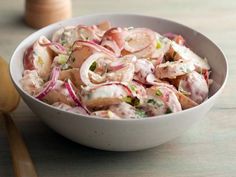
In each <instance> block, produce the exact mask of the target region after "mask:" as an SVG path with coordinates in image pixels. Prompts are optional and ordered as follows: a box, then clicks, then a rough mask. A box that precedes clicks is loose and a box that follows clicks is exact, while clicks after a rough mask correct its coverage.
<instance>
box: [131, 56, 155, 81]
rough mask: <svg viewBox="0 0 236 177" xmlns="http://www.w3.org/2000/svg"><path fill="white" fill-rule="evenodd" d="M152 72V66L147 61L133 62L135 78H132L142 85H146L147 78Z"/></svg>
mask: <svg viewBox="0 0 236 177" xmlns="http://www.w3.org/2000/svg"><path fill="white" fill-rule="evenodd" d="M153 72H154V66H153V64H152V62H151V61H149V60H147V59H138V60H137V61H136V62H135V76H134V79H135V80H138V81H139V82H141V83H143V84H146V83H147V80H146V79H147V76H148V75H149V74H153Z"/></svg>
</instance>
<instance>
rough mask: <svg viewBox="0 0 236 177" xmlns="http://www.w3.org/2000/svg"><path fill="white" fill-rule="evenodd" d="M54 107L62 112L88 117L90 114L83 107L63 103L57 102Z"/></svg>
mask: <svg viewBox="0 0 236 177" xmlns="http://www.w3.org/2000/svg"><path fill="white" fill-rule="evenodd" d="M52 106H54V107H56V108H58V109H60V110H64V111H68V112H73V113H78V114H84V115H88V113H87V112H86V111H85V110H84V109H83V108H82V107H79V106H75V107H72V106H70V105H68V104H65V103H62V102H55V103H53V104H52Z"/></svg>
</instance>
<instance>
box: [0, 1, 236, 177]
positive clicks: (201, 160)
mask: <svg viewBox="0 0 236 177" xmlns="http://www.w3.org/2000/svg"><path fill="white" fill-rule="evenodd" d="M23 9H24V1H23V0H18V1H13V0H7V1H0V55H2V56H3V57H5V58H7V59H8V60H9V59H10V56H11V55H12V52H13V51H14V49H15V48H16V46H17V45H18V44H19V42H20V41H21V40H22V39H24V38H25V37H26V36H28V35H29V34H30V33H32V32H34V30H33V29H31V28H29V27H27V26H26V25H25V24H24V23H23V20H22V19H23V17H22V14H23ZM100 12H129V13H140V14H146V15H153V16H158V17H163V18H168V19H171V20H175V21H177V22H180V23H183V24H185V25H188V26H190V27H192V28H194V29H196V30H198V31H200V32H202V33H203V34H205V35H207V36H209V37H210V38H211V39H212V40H213V41H215V42H216V43H217V44H218V45H219V46H220V47H221V48H222V49H223V51H224V52H225V54H226V56H227V57H228V62H229V69H230V72H229V79H228V83H227V85H226V88H225V90H224V92H223V94H222V96H221V97H220V99H218V101H217V103H216V104H215V106H214V107H213V108H212V109H211V111H210V112H209V113H208V114H207V115H206V117H205V119H203V120H202V121H200V122H199V123H198V124H196V125H194V127H192V128H191V129H190V130H189V131H187V132H186V133H185V134H184V135H182V136H181V137H179V138H177V139H175V140H172V141H170V142H168V143H166V144H163V145H161V146H159V147H156V148H153V149H149V150H146V151H141V152H130V153H117V152H105V151H99V150H95V149H90V148H87V147H84V146H81V145H79V144H76V143H73V142H71V141H69V140H67V139H65V138H63V137H62V136H60V135H58V134H57V133H55V132H54V131H52V130H51V129H49V128H48V127H47V126H46V125H45V124H43V123H42V122H41V121H40V120H39V119H38V118H37V117H36V116H35V115H34V114H33V113H32V112H31V111H30V109H29V108H28V107H27V106H26V105H25V104H24V103H23V102H22V103H21V104H20V107H19V108H18V109H17V110H16V111H15V112H14V114H13V117H14V120H15V122H16V124H17V126H18V127H19V128H20V130H21V131H22V133H23V135H24V137H25V140H26V143H27V145H28V147H29V150H30V153H31V155H32V157H33V160H34V162H35V164H36V167H37V170H38V173H39V176H40V177H92V176H96V177H157V176H158V177H193V176H194V177H198V176H202V177H209V176H214V177H234V176H236V101H235V100H236V94H235V90H236V84H235V81H236V80H235V79H236V49H235V48H236V1H235V0H224V1H215V0H192V1H190V0H146V1H145V0H142V1H141V0H119V1H111V0H99V1H92V0H86V1H83V0H78V1H76V0H74V1H73V16H80V15H85V14H91V13H100ZM0 72H1V71H0ZM0 84H1V83H0ZM0 124H1V123H0ZM0 176H1V177H12V176H13V172H12V165H11V159H10V152H9V147H8V143H7V139H6V134H5V133H4V129H3V127H2V126H0Z"/></svg>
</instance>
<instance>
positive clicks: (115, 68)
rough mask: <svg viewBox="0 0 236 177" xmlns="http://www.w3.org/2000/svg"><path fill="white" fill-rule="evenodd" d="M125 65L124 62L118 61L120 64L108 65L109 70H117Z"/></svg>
mask: <svg viewBox="0 0 236 177" xmlns="http://www.w3.org/2000/svg"><path fill="white" fill-rule="evenodd" d="M125 66H126V65H125V64H124V63H120V64H118V65H115V66H112V65H110V66H109V70H110V71H118V70H120V69H122V68H124V67H125Z"/></svg>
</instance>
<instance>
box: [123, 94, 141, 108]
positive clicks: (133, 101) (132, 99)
mask: <svg viewBox="0 0 236 177" xmlns="http://www.w3.org/2000/svg"><path fill="white" fill-rule="evenodd" d="M123 101H124V102H126V103H128V104H130V105H132V106H138V105H139V104H140V100H139V99H138V98H137V97H131V96H127V97H124V98H123Z"/></svg>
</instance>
